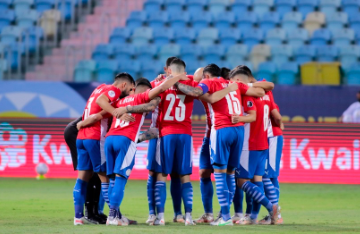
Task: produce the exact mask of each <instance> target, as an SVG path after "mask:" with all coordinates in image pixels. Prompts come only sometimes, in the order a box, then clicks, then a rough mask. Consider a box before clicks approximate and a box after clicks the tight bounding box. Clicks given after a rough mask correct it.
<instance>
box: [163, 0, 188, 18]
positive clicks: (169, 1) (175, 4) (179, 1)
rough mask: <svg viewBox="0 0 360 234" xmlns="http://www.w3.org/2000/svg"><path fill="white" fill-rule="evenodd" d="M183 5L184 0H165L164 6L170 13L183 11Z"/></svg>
mask: <svg viewBox="0 0 360 234" xmlns="http://www.w3.org/2000/svg"><path fill="white" fill-rule="evenodd" d="M184 5H185V0H166V1H165V7H166V11H167V12H168V13H169V14H170V15H171V14H179V13H181V14H182V13H183V12H182V10H183V6H184Z"/></svg>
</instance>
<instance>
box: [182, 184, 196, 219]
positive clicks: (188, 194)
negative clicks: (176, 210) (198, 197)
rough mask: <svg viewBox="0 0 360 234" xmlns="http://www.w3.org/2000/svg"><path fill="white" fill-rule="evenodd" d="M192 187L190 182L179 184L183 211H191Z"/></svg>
mask: <svg viewBox="0 0 360 234" xmlns="http://www.w3.org/2000/svg"><path fill="white" fill-rule="evenodd" d="M193 194H194V192H193V187H192V184H191V183H190V182H187V183H184V184H182V185H181V196H182V199H183V201H184V206H185V213H191V212H192V207H193Z"/></svg>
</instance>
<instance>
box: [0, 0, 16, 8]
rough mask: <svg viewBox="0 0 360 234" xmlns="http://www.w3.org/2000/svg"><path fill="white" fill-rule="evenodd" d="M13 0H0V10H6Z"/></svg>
mask: <svg viewBox="0 0 360 234" xmlns="http://www.w3.org/2000/svg"><path fill="white" fill-rule="evenodd" d="M12 1H13V0H0V10H8V9H9V8H10V5H11V3H12Z"/></svg>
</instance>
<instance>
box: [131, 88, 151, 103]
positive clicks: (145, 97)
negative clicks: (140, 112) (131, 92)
mask: <svg viewBox="0 0 360 234" xmlns="http://www.w3.org/2000/svg"><path fill="white" fill-rule="evenodd" d="M149 92H150V89H148V90H147V91H146V92H144V93H140V94H137V95H135V99H134V104H135V105H140V104H144V103H148V102H150V98H149Z"/></svg>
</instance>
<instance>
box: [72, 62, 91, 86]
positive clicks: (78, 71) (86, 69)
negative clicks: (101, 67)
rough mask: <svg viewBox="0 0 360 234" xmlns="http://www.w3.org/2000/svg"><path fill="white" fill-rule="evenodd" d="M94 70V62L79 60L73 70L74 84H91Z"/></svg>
mask: <svg viewBox="0 0 360 234" xmlns="http://www.w3.org/2000/svg"><path fill="white" fill-rule="evenodd" d="M95 69H96V62H95V61H93V60H81V61H79V62H78V63H77V65H76V67H75V70H74V81H75V82H91V81H92V80H93V75H94V72H95Z"/></svg>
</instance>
